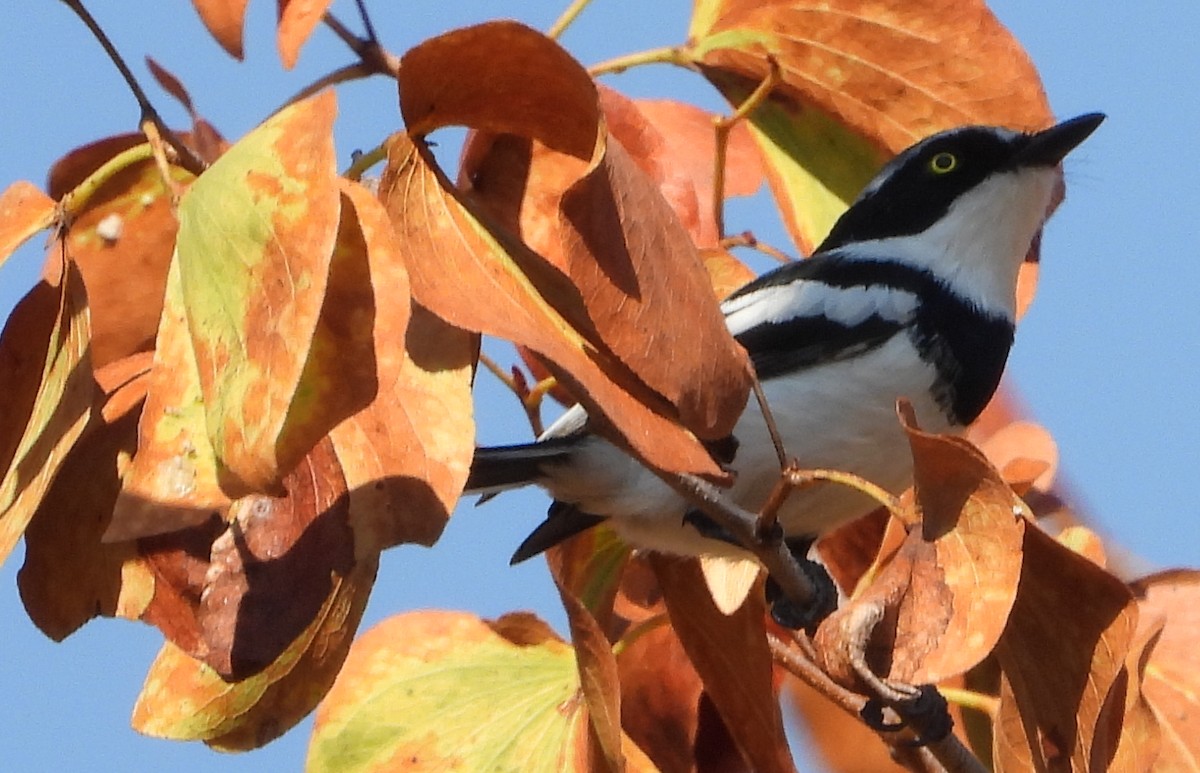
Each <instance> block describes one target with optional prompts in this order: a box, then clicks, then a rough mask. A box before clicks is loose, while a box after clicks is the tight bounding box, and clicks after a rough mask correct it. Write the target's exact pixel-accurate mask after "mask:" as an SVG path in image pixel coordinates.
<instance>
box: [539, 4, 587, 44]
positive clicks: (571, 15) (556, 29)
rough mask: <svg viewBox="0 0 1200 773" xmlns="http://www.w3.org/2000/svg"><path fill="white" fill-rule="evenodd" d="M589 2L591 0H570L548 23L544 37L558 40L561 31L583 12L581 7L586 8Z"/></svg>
mask: <svg viewBox="0 0 1200 773" xmlns="http://www.w3.org/2000/svg"><path fill="white" fill-rule="evenodd" d="M591 2H592V0H572V2H571V4H570V5H568V6H567V7H566V9H565V10H564V11H563V12H562V14H560V15H559V17H558V18H557V19H555V20H554V23H553V24H551V25H550V29H548V30H546V37H548V38H553V39H554V40H558V38H559V36H560V35H562V34H563V31H564V30H566V28H567V27H569V26H571V22H573V21H575V19H576V18H577V17H578V16H579V14H580V13H582V12H583V9H584V8H587V7H588V5H590V4H591Z"/></svg>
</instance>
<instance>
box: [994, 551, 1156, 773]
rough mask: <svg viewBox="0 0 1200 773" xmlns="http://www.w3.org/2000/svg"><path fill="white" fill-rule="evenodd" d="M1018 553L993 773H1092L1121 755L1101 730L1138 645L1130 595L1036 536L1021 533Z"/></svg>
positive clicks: (1003, 645) (1003, 640)
mask: <svg viewBox="0 0 1200 773" xmlns="http://www.w3.org/2000/svg"><path fill="white" fill-rule="evenodd" d="M1021 552H1022V554H1023V555H1024V561H1023V562H1022V565H1021V582H1020V590H1019V592H1018V594H1017V599H1016V603H1015V604H1014V605H1013V610H1012V613H1011V614H1010V615H1009V618H1008V626H1007V627H1006V628H1005V630H1004V635H1003V636H1001V637H1000V641H999V643H998V646H997V648H996V655H997V657H998V658H999V662H1000V668H1001V669H1002V672H1003V676H1004V681H1003V684H1002V690H1001V697H1000V710H999V713H998V715H997V717H996V720H995V724H996V730H995V734H996V739H997V740H996V755H995V764H996V769H997V770H998V771H1015V770H1030V769H1033V768H1034V767H1037V768H1038V769H1046V768H1047V767H1048V766H1049V767H1053V768H1055V769H1059V768H1061V769H1070V770H1078V771H1083V770H1095V769H1096V766H1097V765H1103V764H1104V761H1107V760H1109V759H1110V758H1111V757H1112V755H1113V754H1114V753H1115V751H1116V746H1117V740H1118V739H1117V737H1116V736H1115V734H1112V733H1110V732H1107V729H1106V728H1105V727H1101V726H1099V725H1098V722H1099V720H1100V718H1101V713H1102V710H1103V709H1104V705H1105V702H1106V700H1107V699H1108V696H1109V692H1110V690H1111V689H1112V686H1113V684H1114V682H1115V681H1116V680H1117V678H1118V676H1119V675H1120V673H1121V670H1122V668H1123V667H1124V665H1125V659H1126V655H1127V653H1128V652H1129V649H1130V646H1131V644H1132V642H1133V637H1134V629H1135V627H1136V625H1137V617H1138V613H1137V609H1136V606H1135V603H1134V601H1133V598H1132V594H1131V593H1130V591H1129V589H1128V588H1127V587H1126V586H1125V584H1124V583H1122V582H1121V581H1120V580H1119V579H1117V578H1116V577H1114V576H1113V575H1111V574H1109V573H1108V572H1106V571H1105V570H1103V569H1101V568H1100V567H1099V566H1097V565H1096V564H1094V563H1092V562H1091V561H1089V560H1088V559H1087V558H1084V557H1083V556H1080V555H1077V554H1076V553H1074V552H1072V551H1071V550H1070V549H1069V548H1067V547H1064V546H1062V545H1060V544H1059V543H1058V542H1056V541H1055V540H1054V539H1053V538H1052V537H1050V536H1049V535H1047V534H1046V533H1044V532H1043V531H1041V530H1040V529H1036V528H1027V529H1025V538H1024V542H1023V544H1022V547H1021Z"/></svg>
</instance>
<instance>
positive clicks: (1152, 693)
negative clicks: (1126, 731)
mask: <svg viewBox="0 0 1200 773" xmlns="http://www.w3.org/2000/svg"><path fill="white" fill-rule="evenodd" d="M1133 589H1134V593H1135V594H1136V595H1137V597H1138V610H1139V614H1138V628H1139V636H1145V634H1146V632H1147V631H1150V630H1153V628H1154V626H1156V625H1157V624H1158V623H1159V622H1162V623H1163V628H1162V634H1161V635H1160V637H1159V639H1158V642H1157V644H1155V645H1154V648H1153V649H1152V650H1151V652H1150V658H1149V662H1148V663H1147V665H1146V673H1145V677H1144V681H1143V683H1142V695H1143V696H1145V698H1146V700H1147V701H1149V703H1150V705H1151V707H1152V708H1153V710H1154V713H1155V715H1156V716H1157V717H1158V720H1159V723H1160V724H1161V726H1162V738H1163V745H1162V756H1161V757H1160V758H1159V761H1158V765H1159V767H1158V768H1156V770H1196V769H1200V684H1198V683H1197V677H1198V673H1197V668H1196V641H1197V638H1200V572H1197V571H1195V570H1188V569H1174V570H1168V571H1165V572H1160V573H1158V574H1153V575H1150V576H1149V577H1144V578H1142V579H1140V580H1138V581H1136V582H1134V583H1133Z"/></svg>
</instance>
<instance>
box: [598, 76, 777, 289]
mask: <svg viewBox="0 0 1200 773" xmlns="http://www.w3.org/2000/svg"><path fill="white" fill-rule="evenodd" d="M599 91H600V104H601V105H602V106H603V108H604V118H605V122H606V124H607V127H608V131H609V136H610V137H612V138H613V139H615V140H617V141H618V142H620V143H621V145H622V146H623V147H624V148H625V150H627V151H628V152H629V155H630V156H631V157H632V158H633V160H634V161H635V162H636V163H637V165H638V167H639V168H640V169H641V170H642V171H643V172H645V173H646V174H647V175H649V176H650V177H651V178H652V179H653V180H654V181H655V183H657V185H658V188H659V192H660V193H662V195H663V197H664V198H665V199H666V200H667V202H668V203H669V204H670V205H671V208H672V209H673V210H674V211H675V215H676V216H677V217H678V218H679V221H680V222H681V223H682V224H683V226H684V227H685V228H686V229H687V231H688V233H689V234H690V235H691V237H692V241H693V243H695V244H696V245H697V246H700V247H713V246H715V245H716V243H717V240H718V239H719V238H720V237H721V235H720V234H718V233H717V224H716V220H715V219H714V218H713V174H714V166H715V159H716V132H715V130H714V120H715V118H716V116H715V115H713V114H712V113H708V112H705V111H704V110H701V109H700V108H698V107H695V106H693V105H689V104H686V103H683V102H676V101H674V100H667V99H664V100H633V99H629V98H627V97H625V96H623V95H621V94H620V93H619V92H617V91H614V90H612V89H609V88H604V87H601V88H600V90H599ZM725 167H726V168H725V174H726V177H725V195H726V196H727V197H729V196H749V195H751V194H753V193H754V192H755V191H756V190H758V188H759V186H760V185H762V179H763V170H762V161H761V160H760V159H759V155H758V150H757V149H756V148H755V147H754V142H753V140H752V138H751V137H750V132H749V130H748V129H747V128H746V124H745V123H738V124H736V125H735V126H734V128H733V130H732V131H731V132H730V134H729V142H728V145H727V151H726V157H725ZM752 277H753V275H751V278H752Z"/></svg>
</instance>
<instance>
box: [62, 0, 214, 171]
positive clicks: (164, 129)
mask: <svg viewBox="0 0 1200 773" xmlns="http://www.w3.org/2000/svg"><path fill="white" fill-rule="evenodd" d="M61 1H62V3H63V5H65V6H67V7H68V8H70V9H71V10H72V11H74V12H75V15H76V16H78V17H79V19H80V20H81V21H82V22H83V23H84V25H85V26H87V28H88V30H90V31H91V33H92V36H93V37H95V38H96V42H98V43H99V44H100V47H101V48H103V49H104V53H106V54H108V58H109V59H110V60H111V61H112V63H113V64H114V65H116V67H117V70H118V71H119V72H120V73H121V77H122V78H124V79H125V84H126V85H127V86H128V87H129V90H130V91H131V92H133V98H134V99H136V100H137V103H138V107H139V108H140V109H141V111H142V115H141V118H140V119H139V120H138V124H139V126H141V127H142V128H143V131H145V124H147V123H149V124H151V125H152V126H153V127H154V129H155V130H157V133H158V135H159V136H161V138H162V139H163V140H165V141H166V143H167V144H168V145H170V146H171V149H172V150H173V151H175V155H176V156H177V159H176V160H177V163H178V164H179V166H181V167H183V168H184V169H186V170H188V171H189V172H191V173H192V174H194V175H197V176H199V175H200V174H201V173H202V172H203V171H204V170H205V169H207V168H208V165H207V164H206V163H204V161H203V159H201V158H200V157H199V156H197V155H196V154H195V153H193V152H192V149H191V148H189V147H188V146H187V145H185V144H184V143H183V141H182V140H180V139H179V137H178V136H177V135H176V134H175V132H173V131H171V129H170V128H169V127H168V126H167V125H166V124H165V123H163V120H162V117H161V116H160V115H159V114H158V111H157V110H155V109H154V105H152V104H150V98H149V97H147V96H146V92H145V91H143V90H142V86H141V84H139V83H138V81H137V78H135V77H134V76H133V72H132V71H131V70H130V69H129V66H128V65H127V64H125V60H124V59H123V58H122V57H121V54H120V52H118V51H117V48H116V46H114V45H113V43H112V41H111V40H110V39H109V37H108V35H107V34H106V33H105V32H104V30H103V29H102V28H101V27H100V25H99V24H98V23H97V22H96V19H95V18H94V17H93V16H92V14H91V13H89V12H88V9H87V8H85V7H84V5H83V0H61ZM147 136H148V138H149V139H150V141H151V144H152V145H153V144H154V141H155V138H154V137H152V136H150V135H147ZM167 179H168V180H169V179H170V178H169V177H168V178H167Z"/></svg>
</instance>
